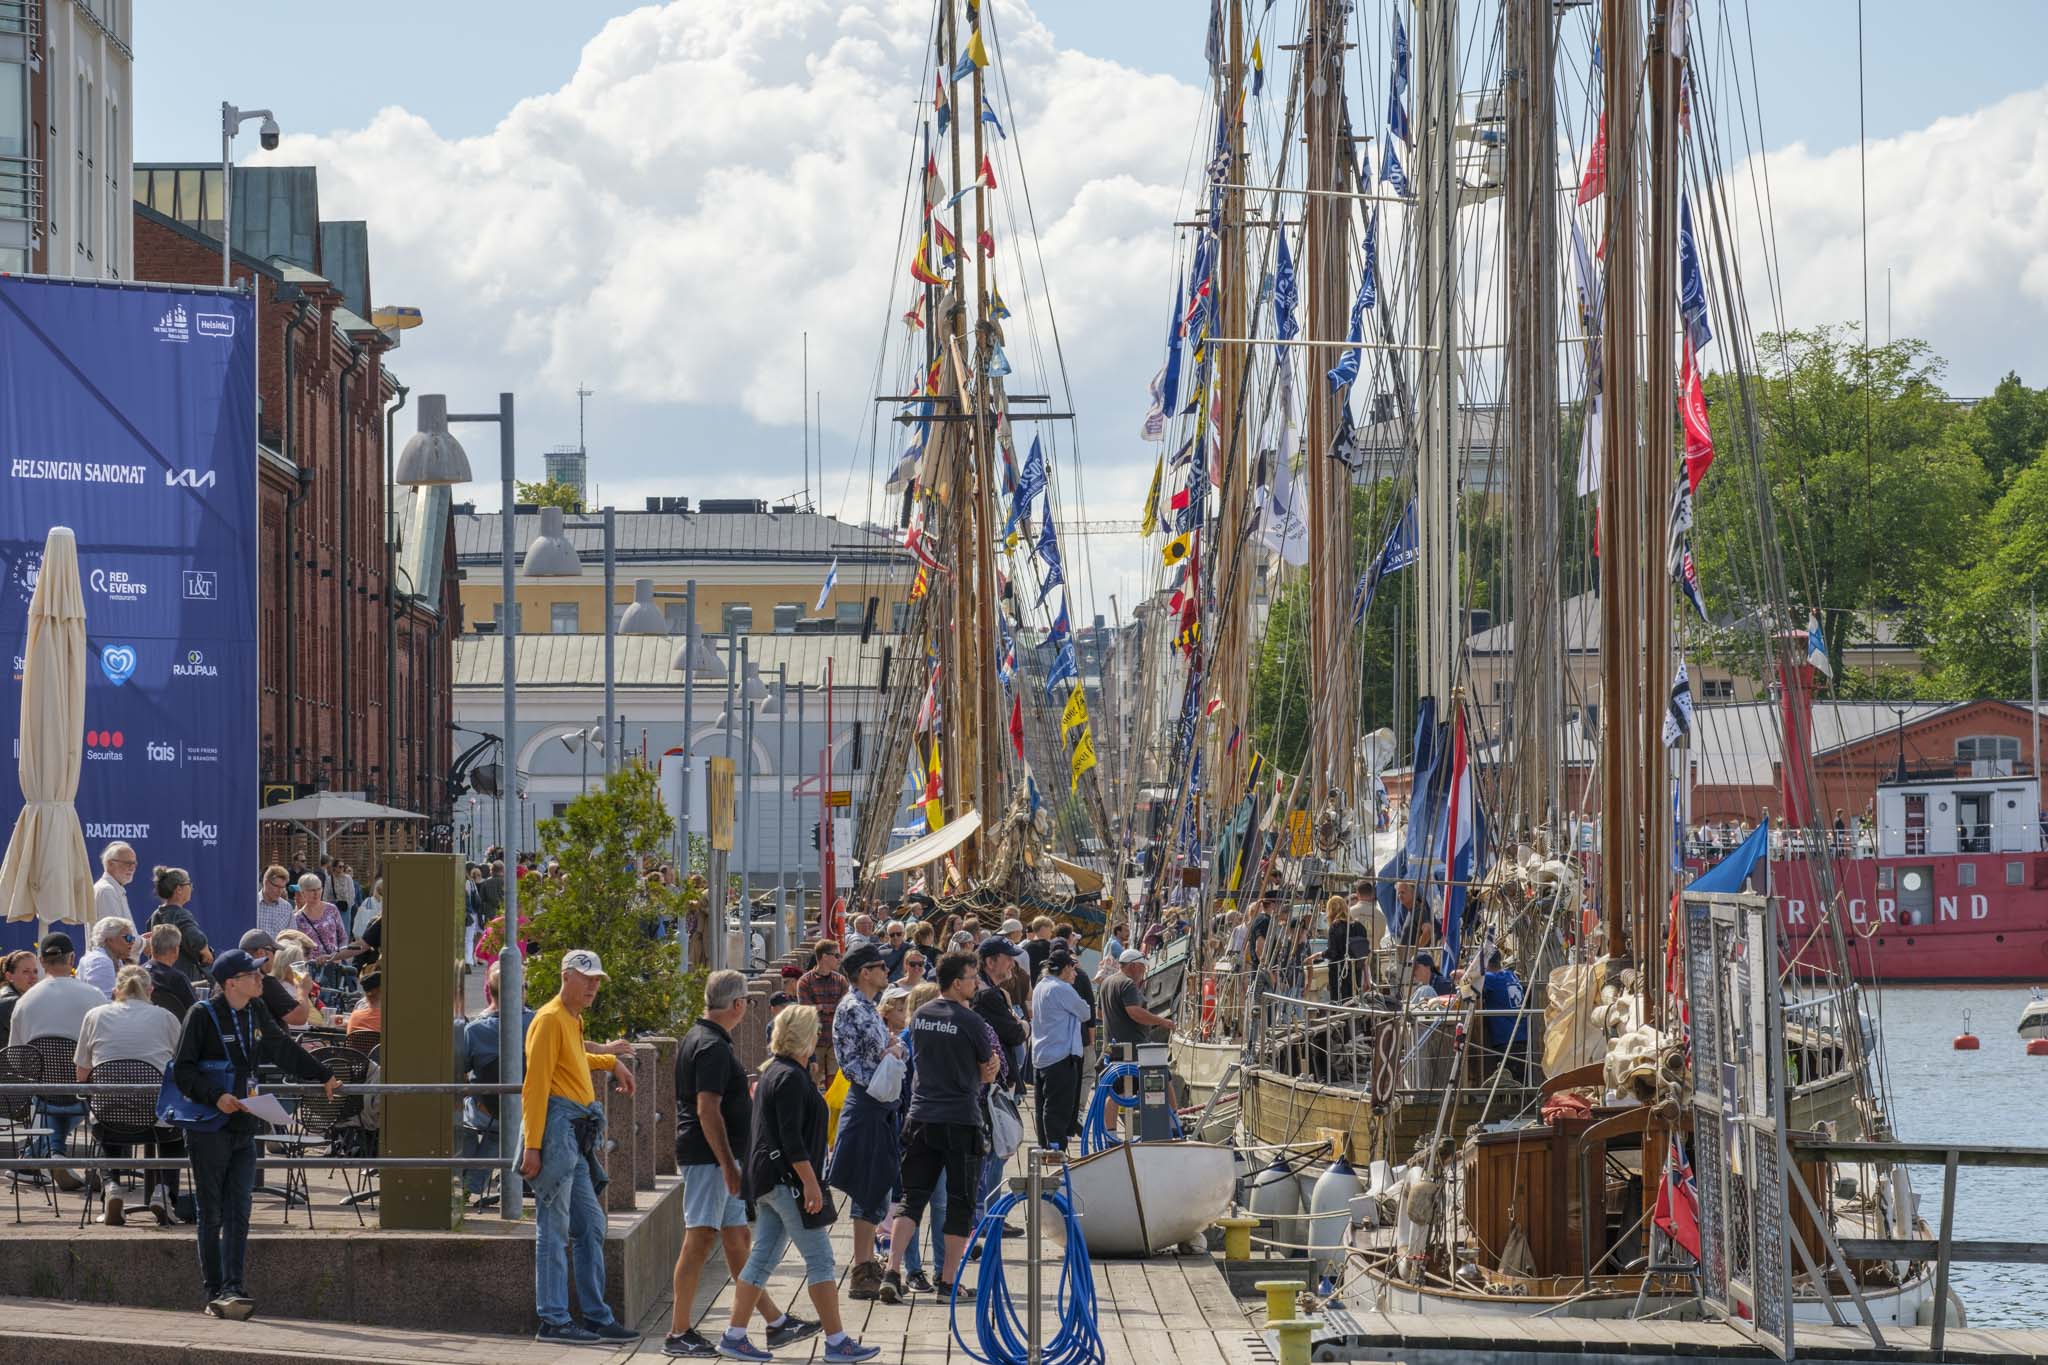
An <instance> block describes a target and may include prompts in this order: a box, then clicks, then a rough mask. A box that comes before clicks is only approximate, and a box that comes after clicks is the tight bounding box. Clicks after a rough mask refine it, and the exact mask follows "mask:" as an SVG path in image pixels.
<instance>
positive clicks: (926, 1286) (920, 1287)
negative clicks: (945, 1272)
mask: <svg viewBox="0 0 2048 1365" xmlns="http://www.w3.org/2000/svg"><path fill="white" fill-rule="evenodd" d="M904 1283H905V1284H907V1285H909V1286H910V1292H911V1293H913V1294H929V1293H931V1292H932V1277H931V1276H929V1275H927V1274H925V1273H924V1272H923V1271H922V1270H913V1271H911V1272H910V1277H909V1278H908V1279H907V1280H905V1281H904Z"/></svg>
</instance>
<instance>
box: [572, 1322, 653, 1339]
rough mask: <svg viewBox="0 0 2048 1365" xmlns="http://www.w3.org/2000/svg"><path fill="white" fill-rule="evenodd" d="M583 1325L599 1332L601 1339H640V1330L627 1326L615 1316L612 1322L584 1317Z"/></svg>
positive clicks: (598, 1337) (598, 1336)
mask: <svg viewBox="0 0 2048 1365" xmlns="http://www.w3.org/2000/svg"><path fill="white" fill-rule="evenodd" d="M583 1325H584V1326H585V1327H586V1328H588V1329H589V1330H590V1331H592V1332H595V1333H597V1339H598V1340H599V1341H638V1340H640V1334H639V1333H638V1332H636V1331H634V1330H633V1329H632V1328H630V1327H628V1326H626V1324H625V1323H623V1322H620V1321H619V1320H618V1319H617V1318H613V1319H612V1320H611V1321H610V1322H591V1321H590V1320H589V1319H587V1318H586V1319H584V1322H583Z"/></svg>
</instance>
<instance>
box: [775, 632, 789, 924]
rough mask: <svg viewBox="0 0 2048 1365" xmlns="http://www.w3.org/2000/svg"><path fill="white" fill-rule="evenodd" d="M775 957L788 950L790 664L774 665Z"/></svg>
mask: <svg viewBox="0 0 2048 1365" xmlns="http://www.w3.org/2000/svg"><path fill="white" fill-rule="evenodd" d="M775 796H776V801H775V940H774V943H775V956H776V957H778V958H779V957H781V956H782V955H783V954H784V953H787V952H788V951H789V826H788V823H787V822H788V819H789V800H790V792H789V665H788V664H777V665H776V666H775Z"/></svg>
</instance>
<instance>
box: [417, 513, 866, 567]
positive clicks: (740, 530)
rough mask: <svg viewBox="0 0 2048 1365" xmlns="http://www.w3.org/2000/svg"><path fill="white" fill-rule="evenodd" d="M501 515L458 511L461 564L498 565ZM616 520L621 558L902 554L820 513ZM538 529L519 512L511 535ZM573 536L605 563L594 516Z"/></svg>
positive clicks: (819, 558)
mask: <svg viewBox="0 0 2048 1365" xmlns="http://www.w3.org/2000/svg"><path fill="white" fill-rule="evenodd" d="M498 515H499V514H498V513H496V512H475V511H469V512H465V511H463V510H462V509H461V508H457V509H456V513H455V556H456V559H457V561H458V562H459V563H463V564H480V563H496V562H497V560H498V558H499V556H500V554H501V553H502V537H503V535H504V532H503V530H502V529H501V528H500V525H499V521H498ZM613 520H614V529H613V534H614V536H615V538H616V545H617V555H618V558H619V559H620V560H621V561H622V562H623V561H628V560H638V561H640V562H642V563H645V562H649V561H656V560H690V559H726V560H812V561H816V562H817V563H818V564H819V565H821V566H822V565H825V564H828V563H830V562H831V560H832V559H833V558H834V557H835V556H836V557H837V558H838V559H839V560H840V562H841V563H868V562H875V561H878V560H882V559H887V560H890V561H892V562H893V561H896V560H900V559H901V558H902V556H900V555H897V554H895V553H894V549H895V546H896V543H897V542H896V538H895V537H894V536H892V535H889V534H888V533H886V532H883V531H879V530H876V529H875V528H873V527H863V526H855V525H853V524H851V523H849V522H844V521H840V520H839V519H838V518H836V517H828V516H823V515H821V514H819V513H816V512H642V511H635V510H632V509H627V508H621V509H619V510H618V511H617V512H616V513H615V514H614V519H613ZM579 522H587V523H588V524H579ZM539 533H540V516H539V514H538V513H525V512H521V513H519V514H518V520H517V522H516V524H515V525H514V527H513V532H512V538H513V540H514V542H515V543H517V544H518V545H519V546H520V547H521V548H522V549H523V548H524V547H525V545H526V544H527V543H528V542H529V541H531V540H532V539H533V537H534V536H536V535H538V534H539ZM569 539H570V541H571V543H573V544H574V545H575V547H576V553H577V554H579V555H581V556H583V559H584V563H586V564H590V565H595V564H599V563H601V562H602V557H603V555H604V530H603V528H602V527H601V526H599V525H598V524H597V519H596V516H595V514H594V513H593V514H588V515H587V516H586V517H584V518H580V519H579V518H575V517H572V518H571V519H570V526H569Z"/></svg>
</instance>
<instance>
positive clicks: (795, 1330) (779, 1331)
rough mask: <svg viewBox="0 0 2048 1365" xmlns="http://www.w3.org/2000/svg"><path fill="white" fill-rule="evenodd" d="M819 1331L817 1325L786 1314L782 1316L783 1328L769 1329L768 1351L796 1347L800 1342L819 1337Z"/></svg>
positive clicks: (794, 1315) (805, 1319) (808, 1320)
mask: <svg viewBox="0 0 2048 1365" xmlns="http://www.w3.org/2000/svg"><path fill="white" fill-rule="evenodd" d="M818 1331H819V1328H818V1324H817V1323H815V1322H812V1321H811V1320H810V1319H808V1318H800V1317H798V1316H797V1315H796V1314H794V1313H790V1312H785V1313H784V1314H783V1316H782V1326H780V1327H770V1328H769V1329H768V1349H769V1350H771V1351H779V1350H781V1349H782V1348H783V1347H785V1346H794V1345H796V1343H798V1342H799V1341H806V1340H809V1339H810V1338H811V1337H814V1336H816V1335H818Z"/></svg>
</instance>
